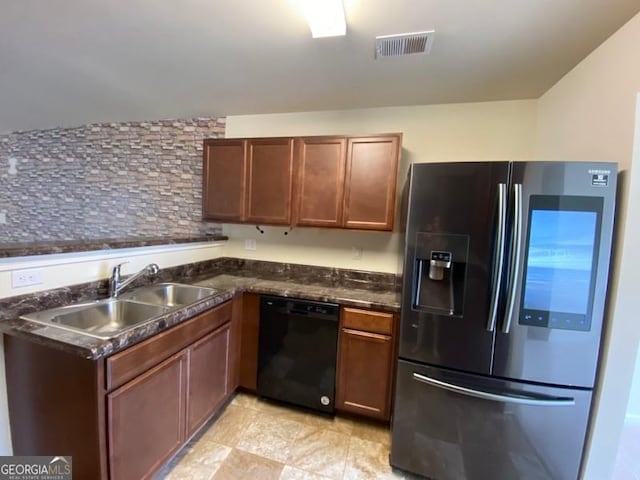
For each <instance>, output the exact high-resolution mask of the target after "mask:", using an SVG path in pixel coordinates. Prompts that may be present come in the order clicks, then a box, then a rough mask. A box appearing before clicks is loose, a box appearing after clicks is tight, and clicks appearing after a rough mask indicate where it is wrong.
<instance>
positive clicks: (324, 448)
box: [286, 429, 349, 480]
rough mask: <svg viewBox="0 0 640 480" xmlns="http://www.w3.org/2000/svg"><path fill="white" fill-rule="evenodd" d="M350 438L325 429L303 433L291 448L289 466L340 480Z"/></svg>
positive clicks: (288, 459)
mask: <svg viewBox="0 0 640 480" xmlns="http://www.w3.org/2000/svg"><path fill="white" fill-rule="evenodd" d="M348 446H349V436H348V435H345V434H343V433H338V432H333V431H330V430H324V429H313V430H311V431H306V432H305V431H303V432H301V434H300V435H299V436H298V437H297V438H296V441H295V443H294V445H293V446H292V447H291V451H290V452H289V456H288V458H287V462H286V463H287V464H288V465H291V466H294V467H297V468H300V469H302V470H306V471H308V472H313V473H317V474H319V475H324V476H325V477H329V478H333V479H336V480H339V479H341V478H342V475H343V473H344V466H345V463H346V460H347V449H348Z"/></svg>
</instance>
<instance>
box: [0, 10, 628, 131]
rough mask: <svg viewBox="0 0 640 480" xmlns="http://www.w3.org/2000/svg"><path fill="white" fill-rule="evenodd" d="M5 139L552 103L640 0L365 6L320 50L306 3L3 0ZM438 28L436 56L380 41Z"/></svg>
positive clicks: (1, 125) (0, 100) (0, 52)
mask: <svg viewBox="0 0 640 480" xmlns="http://www.w3.org/2000/svg"><path fill="white" fill-rule="evenodd" d="M1 1H2V3H0V6H1V10H0V132H1V131H4V132H7V131H14V130H24V129H33V128H46V127H53V126H65V125H79V124H84V123H91V122H105V121H106V122H108V121H126V120H144V119H147V120H148V119H160V118H176V117H192V116H198V115H232V114H244V113H275V112H291V111H307V110H327V109H344V108H359V107H376V106H389V105H421V104H432V103H451V102H469V101H488V100H507V99H518V98H537V97H538V96H540V95H541V94H542V93H544V92H545V91H546V90H547V89H548V88H549V87H550V86H551V85H553V84H554V83H555V82H556V81H557V80H558V79H559V78H560V77H562V75H564V74H565V73H566V72H568V71H569V70H570V69H571V68H572V67H573V66H574V65H576V64H577V63H578V62H579V61H580V60H582V59H583V58H584V57H585V56H586V55H587V54H588V53H589V52H590V51H592V50H593V49H594V48H595V47H597V46H598V45H599V44H600V43H602V41H603V40H604V39H606V38H607V37H608V36H609V35H611V34H612V33H613V32H614V31H616V30H617V29H618V28H619V27H620V26H622V25H623V24H624V23H625V22H626V21H627V20H629V19H630V18H631V17H633V16H634V14H635V13H637V12H638V11H639V10H640V2H639V1H638V0H350V3H349V6H348V15H347V22H348V27H347V36H346V37H336V38H325V39H315V40H314V39H312V38H311V35H310V32H309V30H308V27H307V25H306V23H305V21H304V19H303V17H302V15H301V14H300V12H299V10H297V9H296V6H295V0H225V1H222V0H19V1H18V0H1ZM426 29H435V30H436V36H435V41H434V44H433V49H432V52H431V54H430V55H428V56H423V55H414V56H408V57H403V58H392V59H385V60H381V61H375V60H374V57H373V48H374V37H375V36H376V35H386V34H393V33H405V32H412V31H419V30H426Z"/></svg>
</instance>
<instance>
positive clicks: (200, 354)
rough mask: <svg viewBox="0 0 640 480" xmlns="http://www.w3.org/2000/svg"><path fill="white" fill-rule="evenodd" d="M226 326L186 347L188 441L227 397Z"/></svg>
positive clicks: (227, 330) (227, 349) (227, 337)
mask: <svg viewBox="0 0 640 480" xmlns="http://www.w3.org/2000/svg"><path fill="white" fill-rule="evenodd" d="M230 330H231V326H230V324H229V323H227V324H226V325H224V326H222V327H221V328H219V329H218V330H216V331H215V332H211V333H210V334H209V335H207V336H206V337H204V338H202V339H200V340H198V341H197V342H196V343H194V344H193V345H192V346H191V347H189V396H188V401H187V437H190V436H191V435H193V434H194V433H195V432H196V430H197V429H198V428H199V427H200V426H201V425H202V424H203V423H204V422H206V421H207V420H208V419H209V417H210V416H211V415H212V414H213V412H214V411H215V410H216V409H217V408H218V407H219V406H220V404H221V403H222V402H223V401H224V400H225V399H226V398H227V395H228V394H229V380H230V378H229V332H230Z"/></svg>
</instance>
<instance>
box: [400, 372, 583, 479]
mask: <svg viewBox="0 0 640 480" xmlns="http://www.w3.org/2000/svg"><path fill="white" fill-rule="evenodd" d="M422 379H427V382H425V381H423V380H422ZM429 380H434V381H435V385H431V384H430V383H429ZM438 384H444V385H449V386H453V387H454V388H456V389H457V388H459V389H460V391H461V392H462V393H459V392H455V391H451V390H450V389H447V388H443V387H442V386H439V385H438ZM397 388H398V391H399V392H400V393H401V394H400V395H398V396H397V397H396V401H397V402H399V403H398V404H397V405H396V409H395V416H394V419H393V441H392V448H391V463H392V465H394V466H395V467H398V468H400V469H404V470H408V471H413V472H421V473H422V474H423V475H426V476H427V477H431V478H434V479H438V480H487V479H492V480H493V479H496V480H497V479H505V480H506V479H541V480H546V479H548V480H552V479H553V480H558V479H560V480H562V479H567V480H568V479H575V478H577V476H578V470H577V469H578V467H579V463H580V456H581V451H582V448H581V444H580V443H577V442H575V438H576V436H578V437H579V438H584V436H585V433H586V420H587V416H588V413H589V405H590V402H591V392H589V391H587V390H571V389H561V388H555V387H540V386H536V385H529V384H524V383H520V382H509V381H502V380H493V379H487V378H485V377H480V376H476V375H468V374H462V373H458V372H451V371H447V370H442V369H435V368H430V367H424V366H421V365H419V364H414V363H412V362H406V361H403V360H400V361H399V366H398V379H397ZM469 392H472V394H469ZM480 397H483V398H480ZM484 397H486V398H484Z"/></svg>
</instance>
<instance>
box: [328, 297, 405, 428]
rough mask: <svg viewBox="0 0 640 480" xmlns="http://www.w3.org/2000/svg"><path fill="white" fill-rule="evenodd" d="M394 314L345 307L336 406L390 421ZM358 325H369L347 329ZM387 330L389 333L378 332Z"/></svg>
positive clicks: (339, 353)
mask: <svg viewBox="0 0 640 480" xmlns="http://www.w3.org/2000/svg"><path fill="white" fill-rule="evenodd" d="M394 318H395V316H394V315H393V314H391V313H385V312H373V311H368V310H361V309H352V308H343V309H342V315H341V320H340V321H341V325H342V327H341V329H340V339H339V347H338V369H337V378H336V399H337V403H336V408H337V409H338V410H341V411H344V412H349V413H355V414H359V415H363V416H366V417H370V418H375V419H378V420H384V421H388V420H389V418H390V414H391V397H392V395H391V394H392V390H393V370H394V365H395V340H396V339H395V335H394V333H395V322H394ZM349 325H357V326H361V327H362V328H367V329H368V330H373V331H365V330H361V329H358V330H356V329H353V328H345V326H349ZM380 331H388V332H389V334H388V335H384V334H380V333H376V332H380Z"/></svg>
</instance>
